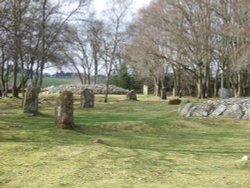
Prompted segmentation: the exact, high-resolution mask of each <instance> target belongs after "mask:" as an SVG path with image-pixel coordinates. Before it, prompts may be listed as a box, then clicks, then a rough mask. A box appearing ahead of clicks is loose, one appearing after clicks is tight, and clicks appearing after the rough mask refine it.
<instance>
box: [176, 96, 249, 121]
mask: <svg viewBox="0 0 250 188" xmlns="http://www.w3.org/2000/svg"><path fill="white" fill-rule="evenodd" d="M179 113H180V115H181V116H183V117H191V116H203V117H207V116H210V117H216V116H223V117H231V118H239V119H250V97H246V98H229V99H221V100H218V101H211V100H209V101H207V102H204V103H192V102H190V101H188V100H183V101H182V102H181V104H180V107H179Z"/></svg>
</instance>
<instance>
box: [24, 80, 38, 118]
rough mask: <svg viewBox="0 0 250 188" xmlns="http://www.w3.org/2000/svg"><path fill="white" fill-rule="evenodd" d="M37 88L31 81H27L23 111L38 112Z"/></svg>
mask: <svg viewBox="0 0 250 188" xmlns="http://www.w3.org/2000/svg"><path fill="white" fill-rule="evenodd" d="M38 93H39V91H38V88H37V87H36V85H35V84H34V83H33V82H29V83H28V85H27V88H26V92H25V97H24V103H23V112H24V113H32V114H37V113H38Z"/></svg>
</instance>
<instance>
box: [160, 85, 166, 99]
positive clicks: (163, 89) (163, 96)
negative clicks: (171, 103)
mask: <svg viewBox="0 0 250 188" xmlns="http://www.w3.org/2000/svg"><path fill="white" fill-rule="evenodd" d="M161 99H163V100H166V99H167V88H165V87H163V88H161Z"/></svg>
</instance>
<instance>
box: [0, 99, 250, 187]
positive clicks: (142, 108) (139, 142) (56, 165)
mask: <svg viewBox="0 0 250 188" xmlns="http://www.w3.org/2000/svg"><path fill="white" fill-rule="evenodd" d="M55 97H56V96H55V95H52V96H49V97H48V96H45V95H42V96H41V98H40V102H41V103H40V112H41V114H40V115H37V116H31V115H28V114H23V113H22V109H21V108H20V104H21V100H17V99H6V98H4V99H2V98H0V141H1V145H0V156H1V162H0V187H6V188H7V187H8V188H11V187H18V188H20V187H25V188H26V187H28V188H29V187H30V188H38V187H48V188H49V187H51V188H55V187H69V188H71V187H86V188H87V187H90V188H92V187H98V188H99V187H102V188H106V187H107V188H109V187H113V188H114V187H118V188H120V187H121V188H130V187H131V188H133V187H135V188H137V187H141V188H150V187H152V188H153V187H154V188H161V187H162V188H166V187H185V188H186V187H232V188H235V187H237V188H238V187H249V185H250V164H249V161H241V160H240V159H241V157H242V156H243V155H245V154H246V155H249V154H250V121H249V120H237V119H223V118H218V119H216V118H181V117H180V116H179V115H178V113H177V111H176V109H177V108H178V107H177V106H168V105H167V103H166V101H162V100H160V99H158V98H156V97H143V96H139V101H137V102H129V101H126V100H125V97H124V96H111V100H110V102H109V103H108V104H105V103H103V102H102V100H103V96H101V95H98V96H97V97H96V107H95V108H94V109H80V104H79V100H78V98H79V97H78V96H76V100H75V112H74V114H75V119H74V121H75V123H76V125H77V128H76V129H75V130H61V129H58V128H56V127H55V124H54V107H55ZM96 139H102V140H104V144H98V143H95V140H96Z"/></svg>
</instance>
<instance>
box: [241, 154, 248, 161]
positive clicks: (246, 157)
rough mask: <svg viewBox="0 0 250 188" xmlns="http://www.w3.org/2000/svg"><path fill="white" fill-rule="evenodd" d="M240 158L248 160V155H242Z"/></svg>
mask: <svg viewBox="0 0 250 188" xmlns="http://www.w3.org/2000/svg"><path fill="white" fill-rule="evenodd" d="M241 160H242V161H247V160H249V156H247V155H244V156H243V157H242V158H241Z"/></svg>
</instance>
